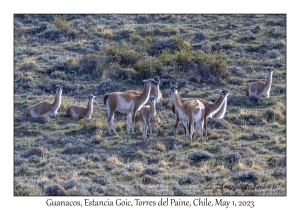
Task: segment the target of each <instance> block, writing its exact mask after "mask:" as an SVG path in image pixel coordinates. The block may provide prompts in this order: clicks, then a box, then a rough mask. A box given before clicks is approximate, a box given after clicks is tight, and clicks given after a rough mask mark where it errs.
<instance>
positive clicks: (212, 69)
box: [194, 51, 229, 79]
mask: <svg viewBox="0 0 300 210" xmlns="http://www.w3.org/2000/svg"><path fill="white" fill-rule="evenodd" d="M194 59H195V63H196V64H198V65H200V75H201V76H202V77H206V78H208V77H211V76H214V77H216V78H219V79H226V78H227V77H229V73H228V70H227V59H228V56H227V55H226V54H225V53H223V52H221V51H217V52H216V53H212V54H207V53H197V54H196V55H195V58H194Z"/></svg>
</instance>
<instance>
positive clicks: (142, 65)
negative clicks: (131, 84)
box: [134, 58, 161, 80]
mask: <svg viewBox="0 0 300 210" xmlns="http://www.w3.org/2000/svg"><path fill="white" fill-rule="evenodd" d="M134 68H135V70H136V71H137V74H136V78H135V79H139V80H142V79H148V78H151V77H154V76H155V75H157V74H158V75H159V72H160V68H161V63H160V62H159V61H158V60H157V59H152V60H150V59H147V58H146V59H143V60H139V61H137V62H136V63H135V65H134Z"/></svg>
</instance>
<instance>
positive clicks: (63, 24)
mask: <svg viewBox="0 0 300 210" xmlns="http://www.w3.org/2000/svg"><path fill="white" fill-rule="evenodd" d="M53 24H54V25H55V27H56V28H58V29H66V28H67V26H68V23H67V20H66V18H65V17H64V16H55V17H54V19H53Z"/></svg>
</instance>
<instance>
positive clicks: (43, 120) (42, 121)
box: [37, 114, 50, 124]
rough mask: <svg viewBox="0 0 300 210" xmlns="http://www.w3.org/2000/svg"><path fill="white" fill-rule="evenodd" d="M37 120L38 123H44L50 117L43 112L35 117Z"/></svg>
mask: <svg viewBox="0 0 300 210" xmlns="http://www.w3.org/2000/svg"><path fill="white" fill-rule="evenodd" d="M37 121H38V122H39V123H42V124H45V123H47V122H49V121H50V117H49V115H47V114H44V115H41V116H39V117H38V118H37Z"/></svg>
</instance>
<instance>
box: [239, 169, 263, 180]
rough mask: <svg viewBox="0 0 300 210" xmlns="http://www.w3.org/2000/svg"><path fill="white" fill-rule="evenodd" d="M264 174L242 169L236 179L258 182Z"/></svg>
mask: <svg viewBox="0 0 300 210" xmlns="http://www.w3.org/2000/svg"><path fill="white" fill-rule="evenodd" d="M263 177H264V175H263V174H262V173H261V172H258V171H242V172H240V173H239V174H237V175H236V176H235V177H234V179H237V180H240V181H243V182H246V181H250V182H257V181H258V180H259V179H261V178H263Z"/></svg>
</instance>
